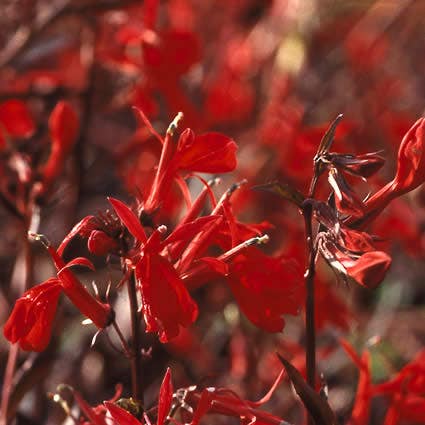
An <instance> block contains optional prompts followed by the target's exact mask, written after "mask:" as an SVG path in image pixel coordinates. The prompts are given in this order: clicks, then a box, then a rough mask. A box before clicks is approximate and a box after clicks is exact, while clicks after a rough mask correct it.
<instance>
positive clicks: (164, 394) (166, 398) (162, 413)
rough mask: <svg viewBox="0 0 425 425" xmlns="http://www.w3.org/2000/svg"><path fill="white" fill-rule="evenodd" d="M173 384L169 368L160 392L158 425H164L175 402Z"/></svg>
mask: <svg viewBox="0 0 425 425" xmlns="http://www.w3.org/2000/svg"><path fill="white" fill-rule="evenodd" d="M173 392H174V390H173V383H172V382H171V371H170V368H167V372H166V373H165V376H164V379H163V381H162V384H161V389H160V390H159V399H158V420H157V425H164V423H165V421H166V420H167V416H168V413H169V412H170V409H171V404H172V402H173Z"/></svg>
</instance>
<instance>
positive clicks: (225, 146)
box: [174, 133, 237, 173]
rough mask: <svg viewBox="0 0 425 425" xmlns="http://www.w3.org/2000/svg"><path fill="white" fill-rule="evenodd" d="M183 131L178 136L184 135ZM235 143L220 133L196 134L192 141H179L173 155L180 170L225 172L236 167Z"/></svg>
mask: <svg viewBox="0 0 425 425" xmlns="http://www.w3.org/2000/svg"><path fill="white" fill-rule="evenodd" d="M184 134H185V133H183V134H182V135H181V136H180V137H185V136H184ZM236 150H237V146H236V143H235V142H234V141H233V140H232V139H231V138H229V137H227V136H225V135H224V134H220V133H207V134H204V135H201V136H196V137H195V140H194V141H193V143H190V144H188V143H187V141H185V143H180V140H179V148H178V150H177V152H176V155H175V157H174V161H176V167H177V168H179V169H181V170H187V171H198V172H202V173H225V172H228V171H233V170H234V169H235V168H236Z"/></svg>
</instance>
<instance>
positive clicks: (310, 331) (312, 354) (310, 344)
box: [303, 202, 316, 424]
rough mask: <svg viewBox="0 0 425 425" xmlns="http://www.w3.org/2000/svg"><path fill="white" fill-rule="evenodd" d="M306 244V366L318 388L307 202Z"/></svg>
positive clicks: (313, 254)
mask: <svg viewBox="0 0 425 425" xmlns="http://www.w3.org/2000/svg"><path fill="white" fill-rule="evenodd" d="M303 216H304V226H305V236H306V246H307V256H308V260H307V270H306V272H305V275H304V277H305V286H306V299H305V315H306V367H307V383H308V384H309V385H310V386H311V387H312V388H314V389H315V388H316V329H315V323H314V321H315V319H314V315H315V313H314V276H315V272H316V270H315V257H316V252H315V249H314V243H313V230H312V222H311V220H312V205H311V203H310V202H305V203H304V207H303ZM309 423H310V424H314V421H313V419H312V418H311V417H310V418H309Z"/></svg>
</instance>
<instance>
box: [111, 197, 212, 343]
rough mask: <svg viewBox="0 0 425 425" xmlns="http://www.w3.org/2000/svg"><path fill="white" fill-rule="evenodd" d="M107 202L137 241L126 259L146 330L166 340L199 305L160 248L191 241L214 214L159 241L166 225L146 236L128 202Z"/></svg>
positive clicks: (189, 320) (192, 317) (193, 315)
mask: <svg viewBox="0 0 425 425" xmlns="http://www.w3.org/2000/svg"><path fill="white" fill-rule="evenodd" d="M109 202H110V203H111V205H112V206H113V208H114V210H115V212H116V214H117V215H118V217H119V218H120V220H121V221H122V223H123V224H124V226H125V227H126V228H127V230H128V231H129V232H130V233H131V235H132V236H133V237H134V238H135V241H136V248H135V249H134V250H133V251H132V252H130V253H129V255H128V261H129V262H130V264H131V267H133V268H134V270H135V276H136V279H137V284H138V287H139V290H140V293H141V296H142V311H143V315H144V319H145V322H146V331H147V332H158V334H159V339H160V341H161V342H166V341H168V340H169V339H170V338H172V337H174V336H176V335H177V334H178V332H179V326H184V327H186V326H188V325H189V324H191V323H193V322H194V321H195V319H196V317H197V314H198V307H197V305H196V303H195V302H194V301H193V299H192V298H191V297H190V295H189V292H188V291H187V289H186V287H185V285H184V284H183V282H182V280H181V278H180V277H179V275H178V273H177V271H176V269H175V268H174V266H173V264H172V263H171V262H170V261H169V259H168V258H167V257H166V256H165V253H163V251H164V249H166V247H167V245H169V244H172V243H175V242H179V241H181V240H187V241H190V240H191V239H192V238H193V236H194V234H197V233H199V232H200V231H201V230H202V228H204V229H205V228H207V224H208V222H213V221H215V219H216V217H208V218H207V220H202V221H201V222H198V225H194V224H193V222H192V225H191V226H186V227H183V228H180V229H176V230H175V231H174V232H173V233H171V234H170V235H169V236H168V237H167V238H166V239H165V240H164V241H162V240H161V235H162V234H163V233H164V231H166V228H165V226H160V227H159V228H158V229H156V230H155V231H154V232H153V233H152V234H151V236H150V237H149V238H147V236H146V233H145V230H144V229H143V227H142V225H141V224H140V221H139V219H138V218H137V217H136V215H135V214H134V213H133V212H132V211H131V209H130V208H129V207H128V206H127V205H125V204H124V203H122V202H121V201H118V200H117V199H113V198H109Z"/></svg>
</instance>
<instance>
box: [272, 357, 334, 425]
mask: <svg viewBox="0 0 425 425" xmlns="http://www.w3.org/2000/svg"><path fill="white" fill-rule="evenodd" d="M276 354H277V356H278V357H279V360H280V361H281V362H282V364H283V366H284V368H285V370H286V373H287V374H288V376H289V379H290V380H291V382H292V384H293V385H294V388H295V391H296V392H297V394H298V395H299V397H300V398H301V400H302V402H303V403H304V406H305V407H306V409H307V411H308V412H309V414H310V415H311V417H312V418H313V419H314V421H315V423H316V425H336V423H337V422H336V418H335V415H334V413H333V412H332V409H331V408H330V406H329V404H328V402H327V401H326V400H325V399H323V398H322V397H321V396H320V395H319V394H318V393H317V392H316V391H315V390H314V389H313V388H311V387H310V385H308V384H307V382H305V380H304V378H303V377H302V375H301V374H300V372H298V370H297V369H296V368H295V367H294V366H292V364H291V363H290V362H289V361H288V360H286V359H285V358H284V357H282V356H281V355H280V354H279V353H276Z"/></svg>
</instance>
